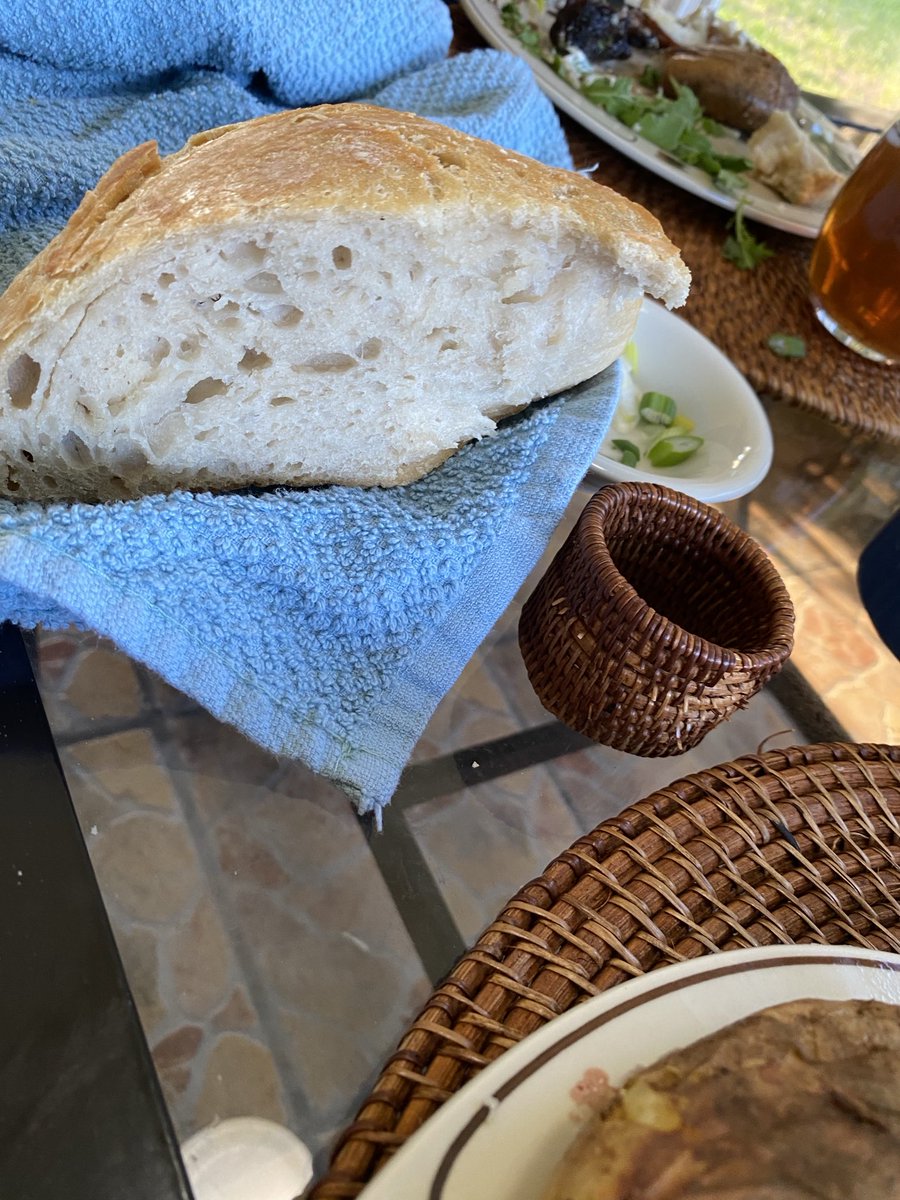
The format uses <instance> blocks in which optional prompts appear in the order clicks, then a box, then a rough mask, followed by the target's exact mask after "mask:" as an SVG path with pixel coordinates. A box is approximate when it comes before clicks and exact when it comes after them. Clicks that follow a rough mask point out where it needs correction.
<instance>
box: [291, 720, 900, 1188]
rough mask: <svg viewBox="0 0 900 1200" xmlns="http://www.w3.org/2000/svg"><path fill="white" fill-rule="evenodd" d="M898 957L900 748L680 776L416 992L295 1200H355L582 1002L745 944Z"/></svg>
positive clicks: (599, 831)
mask: <svg viewBox="0 0 900 1200" xmlns="http://www.w3.org/2000/svg"><path fill="white" fill-rule="evenodd" d="M801 942H807V943H809V942H813V943H820V944H826V945H829V944H830V945H847V946H868V947H872V948H873V949H876V950H883V951H893V952H900V746H876V745H851V744H840V743H827V744H822V745H817V746H797V747H793V748H791V749H787V750H771V751H768V752H767V753H765V754H760V755H750V756H748V757H746V758H739V759H737V760H735V761H734V762H729V763H723V764H722V765H721V766H718V767H713V768H711V769H710V770H708V771H701V772H699V773H697V774H695V775H689V776H687V777H686V778H684V779H680V780H678V781H677V782H675V783H672V784H670V786H669V787H666V788H663V789H661V790H660V791H658V792H654V793H653V795H651V796H648V797H647V798H646V799H645V800H641V801H640V802H639V803H637V804H633V805H631V806H630V807H628V808H626V809H625V810H624V811H623V812H621V813H620V814H619V815H618V816H616V817H611V818H610V819H609V820H607V821H604V822H603V823H602V824H601V825H598V826H597V828H596V829H594V830H593V831H592V832H591V833H589V834H587V835H586V836H584V837H582V838H579V839H578V841H576V842H575V843H574V844H573V845H571V846H570V847H569V848H568V849H566V850H564V851H563V852H562V853H561V854H560V855H559V856H558V857H557V858H555V859H554V860H553V862H551V863H550V865H549V866H548V867H547V869H546V870H545V871H543V872H542V873H541V875H540V876H539V877H538V878H537V879H533V880H532V881H531V882H530V883H527V884H526V885H525V886H524V887H523V888H522V889H521V890H520V891H519V892H518V893H517V894H516V895H515V896H513V897H512V898H511V899H510V901H509V902H508V903H507V904H506V905H505V907H504V908H503V910H502V912H500V913H499V914H498V916H497V918H496V920H495V921H493V922H492V923H491V925H490V926H489V927H488V929H486V930H485V932H484V933H483V934H482V935H481V937H480V938H479V939H478V941H477V942H476V944H475V945H474V946H473V947H472V949H471V950H470V951H469V952H468V953H467V954H466V955H464V956H463V958H461V959H460V960H459V962H458V963H457V964H456V966H455V967H454V968H453V970H452V971H451V972H450V974H449V975H448V976H447V978H446V979H445V980H444V982H443V983H442V984H441V985H440V987H438V988H437V990H436V991H435V992H434V993H433V994H432V995H431V997H430V999H429V1000H428V1002H427V1004H426V1005H425V1008H424V1009H423V1011H422V1013H421V1014H420V1015H419V1016H418V1017H417V1019H416V1020H415V1021H414V1022H413V1023H412V1025H411V1026H410V1027H409V1029H408V1030H407V1031H406V1033H405V1034H404V1035H403V1038H402V1039H401V1041H400V1045H399V1046H398V1048H397V1050H396V1051H395V1052H394V1053H393V1054H392V1055H391V1056H390V1058H389V1059H388V1061H387V1062H386V1063H385V1064H384V1066H383V1069H382V1071H381V1073H380V1075H379V1077H378V1079H377V1081H376V1082H375V1084H374V1086H373V1088H372V1090H371V1092H370V1093H369V1095H368V1096H367V1098H366V1100H365V1101H364V1103H363V1104H362V1106H361V1108H360V1110H359V1113H358V1115H357V1117H356V1119H355V1120H354V1121H353V1122H352V1123H351V1124H350V1125H348V1126H347V1128H346V1129H345V1130H344V1132H343V1133H342V1135H341V1136H340V1138H339V1139H338V1141H337V1144H336V1146H335V1148H334V1151H333V1156H332V1160H331V1164H330V1167H329V1168H328V1170H327V1171H326V1172H325V1174H324V1176H323V1177H322V1178H321V1179H320V1180H319V1182H318V1183H317V1184H316V1185H315V1186H314V1187H313V1189H312V1192H311V1195H310V1200H349V1198H350V1197H354V1196H358V1195H359V1193H360V1192H361V1191H362V1189H363V1187H364V1185H365V1184H366V1183H367V1182H368V1181H369V1180H370V1179H371V1178H372V1176H373V1175H374V1174H375V1173H376V1171H378V1169H379V1168H380V1167H382V1166H383V1165H384V1163H385V1162H386V1161H387V1160H388V1159H389V1158H390V1156H391V1155H392V1154H393V1153H394V1152H395V1151H396V1150H397V1149H398V1148H399V1147H400V1146H402V1145H403V1144H404V1143H405V1141H406V1140H407V1138H409V1137H410V1136H411V1135H412V1134H413V1133H415V1131H416V1130H417V1129H418V1128H419V1127H420V1126H421V1125H422V1124H424V1122H425V1121H427V1120H428V1118H429V1117H430V1116H431V1114H432V1113H434V1112H435V1111H436V1110H437V1109H438V1108H439V1107H440V1106H441V1104H443V1103H444V1101H445V1100H447V1099H449V1097H450V1096H452V1095H454V1094H455V1093H456V1092H457V1091H458V1090H459V1089H460V1088H461V1087H462V1086H463V1085H464V1084H465V1083H466V1082H467V1081H468V1080H469V1079H471V1078H472V1076H473V1075H476V1074H477V1073H478V1072H479V1071H480V1070H481V1069H482V1068H483V1067H485V1066H487V1064H488V1063H490V1062H492V1061H493V1060H494V1059H496V1058H498V1057H499V1056H500V1055H501V1054H502V1053H503V1052H504V1051H505V1050H507V1049H509V1047H510V1046H514V1045H515V1044H516V1043H517V1042H519V1041H521V1039H522V1038H523V1037H526V1036H527V1035H528V1034H529V1033H531V1032H532V1031H533V1030H535V1029H540V1028H541V1027H542V1026H543V1025H545V1024H546V1023H547V1021H550V1020H552V1019H553V1018H554V1017H555V1016H558V1015H559V1014H560V1013H564V1012H567V1011H568V1010H569V1009H570V1008H572V1007H573V1006H574V1005H576V1004H578V1003H579V1002H580V1001H582V1000H586V999H588V998H589V997H591V996H596V995H599V994H600V993H602V992H605V991H607V989H609V988H612V987H615V986H616V985H617V984H619V983H622V982H623V981H624V980H626V979H632V978H634V977H635V976H638V975H642V974H644V973H645V972H647V971H652V970H654V969H655V968H656V967H661V966H665V965H667V964H668V963H673V962H683V961H684V960H685V959H692V958H697V957H699V956H700V955H704V954H713V953H715V952H716V951H717V950H736V949H740V948H743V947H746V946H771V945H791V944H793V943H801Z"/></svg>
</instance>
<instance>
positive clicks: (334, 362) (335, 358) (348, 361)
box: [300, 354, 356, 374]
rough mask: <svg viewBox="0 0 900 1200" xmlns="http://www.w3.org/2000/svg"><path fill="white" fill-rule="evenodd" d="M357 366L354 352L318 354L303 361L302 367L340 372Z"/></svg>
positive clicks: (309, 369)
mask: <svg viewBox="0 0 900 1200" xmlns="http://www.w3.org/2000/svg"><path fill="white" fill-rule="evenodd" d="M355 366H356V359H355V358H354V357H353V355H352V354H317V355H315V357H314V358H308V359H307V360H306V362H305V363H301V364H300V369H301V370H307V371H320V372H332V373H334V374H339V373H340V372H342V371H349V370H351V369H352V368H353V367H355Z"/></svg>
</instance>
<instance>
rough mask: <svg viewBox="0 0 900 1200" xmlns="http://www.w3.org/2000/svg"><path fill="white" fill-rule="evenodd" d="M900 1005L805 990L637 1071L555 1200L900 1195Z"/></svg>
mask: <svg viewBox="0 0 900 1200" xmlns="http://www.w3.org/2000/svg"><path fill="white" fill-rule="evenodd" d="M898 1056H900V1008H898V1007H896V1006H895V1005H893V1004H888V1003H882V1002H881V1001H877V1000H795V1001H790V1002H788V1003H786V1004H780V1005H776V1006H774V1007H772V1008H767V1009H763V1010H762V1011H761V1012H758V1013H754V1014H753V1015H752V1016H750V1017H746V1018H744V1019H743V1020H741V1021H738V1022H736V1023H735V1024H733V1025H730V1026H728V1027H727V1028H725V1029H722V1030H720V1031H719V1032H717V1033H714V1034H711V1035H710V1036H709V1037H705V1038H703V1039H701V1040H700V1041H698V1042H694V1043H693V1044H692V1045H690V1046H686V1047H684V1048H683V1049H681V1050H676V1051H674V1052H673V1053H671V1054H668V1055H666V1057H665V1058H663V1059H661V1060H660V1061H659V1062H657V1063H655V1064H654V1065H653V1066H650V1067H646V1068H644V1069H643V1070H640V1071H638V1072H636V1073H635V1074H634V1075H633V1076H632V1077H631V1078H630V1079H628V1080H627V1081H626V1082H625V1084H624V1086H623V1087H622V1088H621V1089H620V1090H619V1091H618V1093H616V1092H615V1090H612V1091H611V1094H610V1096H609V1097H608V1100H609V1102H610V1104H609V1107H607V1108H605V1109H604V1110H603V1111H599V1112H598V1113H597V1115H596V1116H594V1117H592V1118H590V1119H589V1121H588V1123H587V1124H586V1125H585V1127H584V1129H583V1130H582V1132H581V1133H580V1134H579V1135H578V1137H577V1138H576V1139H575V1141H574V1143H573V1144H572V1146H571V1147H570V1149H569V1151H568V1153H567V1154H566V1155H565V1156H564V1158H563V1161H562V1163H561V1164H560V1166H559V1168H558V1170H557V1172H556V1175H555V1177H554V1179H553V1181H552V1183H551V1185H550V1187H549V1189H548V1191H547V1192H546V1194H545V1196H544V1200H651V1198H652V1200H701V1198H702V1200H813V1198H814V1197H815V1198H817V1200H888V1198H889V1197H896V1196H900V1067H898V1061H900V1057H898Z"/></svg>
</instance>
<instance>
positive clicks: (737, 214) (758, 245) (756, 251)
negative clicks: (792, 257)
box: [722, 201, 775, 271]
mask: <svg viewBox="0 0 900 1200" xmlns="http://www.w3.org/2000/svg"><path fill="white" fill-rule="evenodd" d="M728 228H729V229H732V230H734V232H733V233H730V234H729V235H728V237H727V238H726V239H725V245H724V246H723V247H722V255H723V257H725V258H727V259H728V261H729V262H732V263H734V265H735V266H736V267H740V269H741V270H742V271H752V270H753V268H754V267H755V266H757V265H758V264H759V263H761V262H762V261H763V260H764V259H766V258H771V257H772V255H773V254H774V253H775V251H774V250H771V249H770V248H769V247H768V246H767V245H766V244H765V242H761V241H759V240H758V239H757V238H755V237H754V236H753V234H752V233H751V232H750V230H749V229H748V228H747V226H746V225H745V224H744V204H743V201H742V202H741V203H740V204H738V206H737V208H736V209H735V211H734V216H733V217H732V218H731V220H730V221H729V222H728Z"/></svg>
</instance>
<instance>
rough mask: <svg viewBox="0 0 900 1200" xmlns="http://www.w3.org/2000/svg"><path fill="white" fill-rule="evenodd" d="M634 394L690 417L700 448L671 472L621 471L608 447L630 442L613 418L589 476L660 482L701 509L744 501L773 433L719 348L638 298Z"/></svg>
mask: <svg viewBox="0 0 900 1200" xmlns="http://www.w3.org/2000/svg"><path fill="white" fill-rule="evenodd" d="M634 343H635V346H636V348H637V367H636V369H635V371H634V379H635V382H636V383H637V385H638V389H639V391H640V392H649V391H655V392H664V393H665V394H666V395H668V396H671V397H672V399H673V400H674V401H675V403H676V404H677V405H678V411H679V412H680V413H684V415H685V416H688V417H690V418H691V420H692V421H693V422H694V429H695V432H696V433H697V434H699V435H700V436H701V437H702V438H703V439H704V444H703V446H701V448H700V449H699V450H698V451H697V453H696V454H694V455H692V456H691V457H690V458H689V459H688V460H687V461H686V462H683V463H681V464H679V465H678V466H677V467H668V468H666V469H664V470H663V469H660V470H656V471H654V470H653V468H652V467H650V466H649V464H647V466H646V468H645V467H644V465H643V464H644V463H645V462H646V459H642V460H641V461H640V462H639V463H638V466H636V467H627V466H625V464H624V463H622V462H620V461H619V455H618V452H617V451H616V450H615V449H614V448H613V447H612V445H611V441H612V439H613V438H626V439H628V438H629V431H628V429H627V428H624V427H620V424H621V421H620V418H619V417H618V415H617V416H616V417H614V418H613V422H612V425H611V426H610V429H609V432H608V433H607V435H606V437H605V439H604V441H603V446H602V447H601V452H600V454H598V455H597V457H596V459H595V460H594V462H593V465H592V468H591V472H592V473H593V474H596V475H598V476H600V477H601V478H602V479H603V480H604V481H605V482H607V483H621V482H627V481H639V482H650V483H662V484H665V485H667V486H668V487H671V488H675V489H677V490H678V491H680V492H685V493H686V494H687V495H688V496H693V497H694V498H695V499H696V500H702V501H704V503H706V504H722V503H724V502H725V501H726V500H734V499H736V498H737V497H738V496H745V495H746V494H747V493H748V492H750V491H752V490H753V488H755V487H756V486H757V485H758V484H760V483H761V482H762V480H763V479H764V478H765V476H766V473H767V472H768V470H769V467H770V466H771V465H772V453H773V447H772V429H771V426H770V425H769V419H768V417H767V416H766V414H765V411H764V410H763V407H762V405H761V404H760V402H759V399H758V397H757V395H756V393H755V392H754V391H753V389H752V388H751V387H750V385H749V383H747V381H746V379H745V378H744V377H743V375H742V374H741V373H740V371H738V370H737V368H736V367H735V366H734V365H733V363H732V362H731V360H730V359H728V358H727V357H726V356H725V355H724V354H723V353H722V352H721V350H719V349H717V348H716V347H715V346H714V345H713V344H712V342H711V341H710V340H709V339H708V338H705V337H704V336H703V334H702V333H699V332H698V331H697V330H696V329H694V327H693V326H692V325H689V324H688V322H687V321H685V320H683V319H682V318H681V317H679V316H676V315H675V314H674V313H670V312H668V311H667V309H665V308H663V306H662V305H660V304H656V303H654V302H653V301H651V300H645V301H644V306H643V308H642V309H641V315H640V317H639V318H638V323H637V328H636V330H635V334H634Z"/></svg>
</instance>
